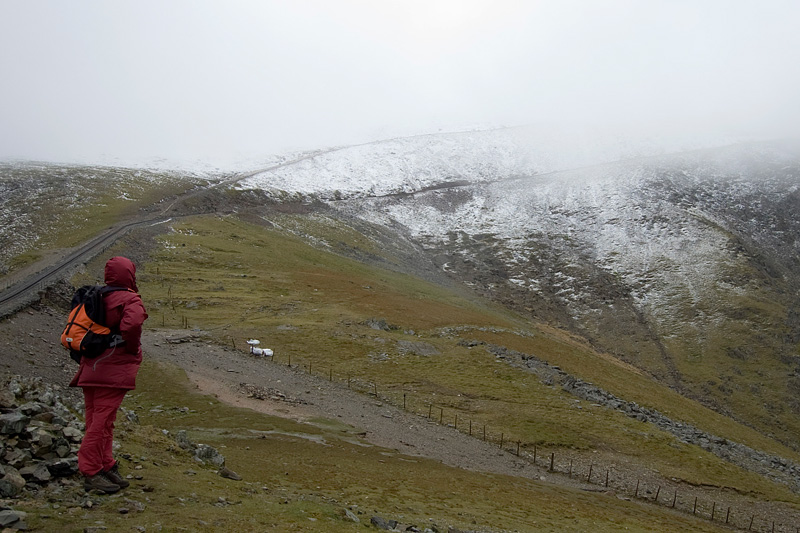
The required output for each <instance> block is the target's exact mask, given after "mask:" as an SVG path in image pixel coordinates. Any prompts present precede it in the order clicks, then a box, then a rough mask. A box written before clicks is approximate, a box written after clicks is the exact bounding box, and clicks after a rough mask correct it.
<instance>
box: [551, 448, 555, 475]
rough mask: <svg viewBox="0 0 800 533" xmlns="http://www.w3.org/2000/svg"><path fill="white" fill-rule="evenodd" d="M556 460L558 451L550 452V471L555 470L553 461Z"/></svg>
mask: <svg viewBox="0 0 800 533" xmlns="http://www.w3.org/2000/svg"><path fill="white" fill-rule="evenodd" d="M555 460H556V453H555V452H550V471H551V472H552V471H553V462H554V461H555Z"/></svg>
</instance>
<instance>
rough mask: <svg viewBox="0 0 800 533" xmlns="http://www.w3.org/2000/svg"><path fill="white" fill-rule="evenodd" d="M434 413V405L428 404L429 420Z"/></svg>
mask: <svg viewBox="0 0 800 533" xmlns="http://www.w3.org/2000/svg"><path fill="white" fill-rule="evenodd" d="M432 413H433V404H432V403H429V404H428V418H429V419H430V417H431V414H432Z"/></svg>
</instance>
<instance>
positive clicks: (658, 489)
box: [654, 485, 661, 503]
mask: <svg viewBox="0 0 800 533" xmlns="http://www.w3.org/2000/svg"><path fill="white" fill-rule="evenodd" d="M659 494H661V485H659V486H658V488H657V489H656V498H655V500H654V501H655V502H656V503H658V495H659Z"/></svg>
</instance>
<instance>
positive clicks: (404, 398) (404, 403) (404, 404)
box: [403, 392, 406, 411]
mask: <svg viewBox="0 0 800 533" xmlns="http://www.w3.org/2000/svg"><path fill="white" fill-rule="evenodd" d="M405 410H406V393H405V392H404V393H403V411H405Z"/></svg>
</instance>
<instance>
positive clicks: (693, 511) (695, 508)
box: [692, 496, 697, 514]
mask: <svg viewBox="0 0 800 533" xmlns="http://www.w3.org/2000/svg"><path fill="white" fill-rule="evenodd" d="M692 514H697V496H695V497H694V508H693V509H692Z"/></svg>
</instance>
